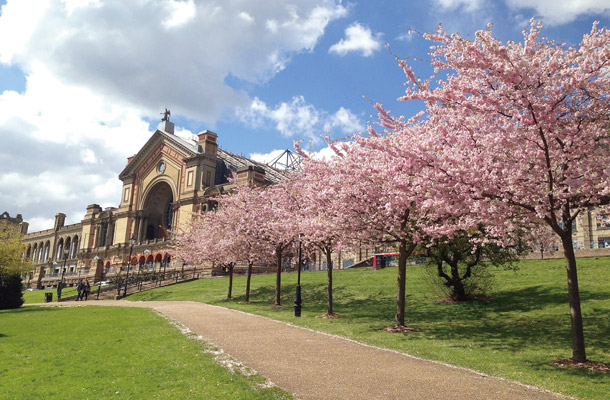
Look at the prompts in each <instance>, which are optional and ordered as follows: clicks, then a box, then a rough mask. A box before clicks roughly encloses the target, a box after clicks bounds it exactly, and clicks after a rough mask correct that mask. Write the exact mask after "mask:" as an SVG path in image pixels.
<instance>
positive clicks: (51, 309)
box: [0, 306, 58, 314]
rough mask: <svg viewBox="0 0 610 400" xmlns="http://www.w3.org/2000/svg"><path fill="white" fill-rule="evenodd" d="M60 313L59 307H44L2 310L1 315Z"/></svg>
mask: <svg viewBox="0 0 610 400" xmlns="http://www.w3.org/2000/svg"><path fill="white" fill-rule="evenodd" d="M56 311H58V309H57V307H54V306H51V307H42V306H21V307H19V308H13V309H10V310H0V313H11V314H20V313H34V312H46V313H51V312H56Z"/></svg>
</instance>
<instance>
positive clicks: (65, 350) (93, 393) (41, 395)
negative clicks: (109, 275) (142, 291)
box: [0, 306, 292, 399]
mask: <svg viewBox="0 0 610 400" xmlns="http://www.w3.org/2000/svg"><path fill="white" fill-rule="evenodd" d="M206 349H207V345H206V344H205V343H202V342H200V341H197V340H194V339H189V338H188V337H186V336H185V335H183V334H182V333H180V331H179V330H178V329H176V328H175V327H173V326H171V325H170V324H169V323H168V322H167V321H166V320H165V319H163V318H162V317H160V316H158V315H156V314H155V313H154V312H152V311H151V310H148V309H138V308H133V309H132V308H118V307H79V306H75V307H35V306H33V307H22V308H20V309H17V310H6V311H0V398H3V399H46V398H48V399H108V398H116V399H155V398H162V399H229V398H231V399H287V398H292V397H291V395H290V394H288V393H286V392H284V391H283V390H281V389H279V388H277V387H272V388H263V387H262V385H261V384H262V383H264V382H265V380H264V378H262V377H260V376H258V375H252V376H248V377H246V376H244V375H242V374H240V373H232V372H230V371H229V370H228V369H225V368H224V367H222V366H220V365H219V364H217V363H216V362H215V361H214V360H213V359H212V356H211V355H210V354H208V353H206V352H205V350H206Z"/></svg>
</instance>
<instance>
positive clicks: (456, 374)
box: [51, 300, 568, 400]
mask: <svg viewBox="0 0 610 400" xmlns="http://www.w3.org/2000/svg"><path fill="white" fill-rule="evenodd" d="M71 304H74V305H90V306H95V305H106V306H123V307H145V308H151V309H154V310H156V311H158V312H160V313H161V314H163V315H165V316H166V317H168V318H169V319H171V320H175V321H177V322H178V323H180V324H181V325H184V326H185V327H187V328H189V329H190V330H191V331H192V332H194V333H196V334H197V335H200V336H201V337H202V338H203V339H204V340H205V341H207V342H209V343H211V344H213V345H215V346H217V347H219V348H221V349H222V350H223V351H224V352H225V353H226V354H228V355H230V356H231V357H232V358H233V359H235V360H236V361H239V362H241V363H243V364H244V365H245V366H247V367H250V368H252V369H254V370H256V371H257V372H258V373H259V374H261V375H263V376H265V377H267V378H268V379H269V380H270V381H271V382H273V383H274V384H276V385H277V386H279V387H281V388H283V389H285V390H288V391H289V392H292V393H294V394H295V396H296V397H297V398H299V399H426V400H432V399H452V400H454V399H472V400H474V399H481V400H489V399H493V400H503V399H506V400H515V399H541V400H543V399H544V400H546V399H567V398H568V397H565V396H562V395H559V394H555V393H551V392H548V391H543V390H540V389H537V388H534V387H530V386H526V385H522V384H520V383H516V382H511V381H507V380H504V379H500V378H495V377H491V376H488V375H484V374H481V373H478V372H475V371H472V370H468V369H464V368H459V367H453V366H450V365H446V364H442V363H438V362H433V361H427V360H422V359H419V358H415V357H411V356H408V355H405V354H402V353H398V352H395V351H391V350H384V349H380V348H376V347H372V346H368V345H364V344H361V343H358V342H355V341H352V340H348V339H344V338H341V337H337V336H332V335H329V334H325V333H320V332H316V331H313V330H310V329H305V328H300V327H296V326H293V325H290V324H287V323H284V322H278V321H273V320H271V319H268V318H265V317H260V316H256V315H252V314H247V313H244V312H241V311H235V310H230V309H227V308H223V307H218V306H211V305H208V304H202V303H196V302H178V301H176V302H172V301H151V302H129V301H111V300H100V301H93V302H86V303H73V302H65V303H62V305H71ZM51 305H57V303H53V304H51Z"/></svg>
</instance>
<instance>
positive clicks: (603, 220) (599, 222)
mask: <svg viewBox="0 0 610 400" xmlns="http://www.w3.org/2000/svg"><path fill="white" fill-rule="evenodd" d="M595 226H596V227H597V229H610V214H599V215H596V216H595Z"/></svg>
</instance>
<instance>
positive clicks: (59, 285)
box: [57, 249, 69, 302]
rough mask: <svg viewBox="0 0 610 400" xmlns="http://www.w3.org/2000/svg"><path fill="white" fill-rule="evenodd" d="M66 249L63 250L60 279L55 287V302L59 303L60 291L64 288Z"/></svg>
mask: <svg viewBox="0 0 610 400" xmlns="http://www.w3.org/2000/svg"><path fill="white" fill-rule="evenodd" d="M68 254H69V251H68V249H64V267H63V269H62V271H61V279H60V280H59V284H58V285H57V302H60V301H61V290H62V289H63V286H64V274H65V273H66V261H67V260H68Z"/></svg>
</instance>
